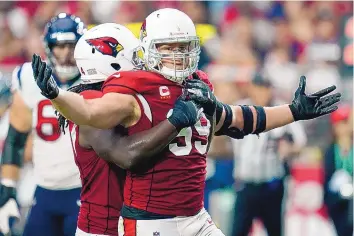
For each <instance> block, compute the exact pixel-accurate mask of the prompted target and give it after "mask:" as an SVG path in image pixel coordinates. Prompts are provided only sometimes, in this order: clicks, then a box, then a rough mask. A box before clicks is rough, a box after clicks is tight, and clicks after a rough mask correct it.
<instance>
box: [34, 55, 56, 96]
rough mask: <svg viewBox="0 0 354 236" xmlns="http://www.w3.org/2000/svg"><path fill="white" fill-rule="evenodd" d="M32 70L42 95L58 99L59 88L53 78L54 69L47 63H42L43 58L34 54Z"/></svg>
mask: <svg viewBox="0 0 354 236" xmlns="http://www.w3.org/2000/svg"><path fill="white" fill-rule="evenodd" d="M32 69H33V76H34V79H35V80H36V83H37V85H38V87H39V88H40V90H41V94H42V95H43V96H44V97H46V98H48V99H54V98H56V97H58V95H59V87H58V85H57V83H56V82H55V80H54V78H53V77H52V68H50V66H48V65H47V63H46V62H44V61H42V59H41V57H40V56H39V55H37V54H33V57H32Z"/></svg>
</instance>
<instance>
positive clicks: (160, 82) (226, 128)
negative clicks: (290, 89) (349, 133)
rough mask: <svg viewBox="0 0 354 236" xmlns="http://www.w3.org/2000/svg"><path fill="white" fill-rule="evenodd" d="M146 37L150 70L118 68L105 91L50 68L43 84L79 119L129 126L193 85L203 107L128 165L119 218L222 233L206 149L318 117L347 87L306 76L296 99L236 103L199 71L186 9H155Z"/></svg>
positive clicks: (172, 229) (160, 115)
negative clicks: (206, 200)
mask: <svg viewBox="0 0 354 236" xmlns="http://www.w3.org/2000/svg"><path fill="white" fill-rule="evenodd" d="M141 41H142V43H143V46H144V49H145V56H144V57H145V63H146V67H147V69H148V70H149V71H131V72H119V73H115V74H113V75H111V76H110V78H108V79H107V80H106V81H105V83H104V85H103V93H104V95H103V96H102V98H99V99H92V100H85V99H83V98H82V97H80V96H78V95H77V94H74V93H68V92H65V91H62V90H60V89H59V88H58V87H57V86H56V85H55V83H53V80H52V79H51V78H50V75H44V76H42V75H41V76H38V77H37V78H36V79H37V84H38V86H39V87H40V88H41V90H42V92H44V93H48V94H53V96H52V98H51V99H52V103H53V105H54V106H56V108H58V109H59V111H60V112H61V113H62V114H64V115H65V116H66V117H67V118H68V119H70V120H72V121H74V122H75V123H77V124H79V125H90V126H93V127H96V128H112V127H114V126H116V125H117V124H121V125H123V126H125V127H127V128H128V133H129V134H134V133H136V132H139V131H142V130H146V129H148V128H150V127H151V126H155V125H157V124H159V123H160V122H161V121H163V120H164V119H165V117H166V114H167V116H169V110H170V109H171V108H172V107H173V104H174V102H175V101H176V99H177V98H178V97H179V96H180V95H181V93H182V90H183V88H187V91H188V93H189V96H190V97H191V98H194V99H197V100H198V101H199V102H200V104H201V105H203V108H204V114H203V116H202V117H201V118H200V120H199V121H198V122H197V123H196V125H195V126H194V127H188V128H185V129H182V130H181V131H180V133H179V135H178V137H177V138H176V139H175V140H174V141H172V142H171V143H170V144H169V145H168V146H167V147H166V148H165V149H164V150H163V151H162V152H161V153H159V155H160V156H161V157H162V159H161V161H159V162H157V163H156V164H155V165H154V166H153V167H152V168H150V169H148V170H146V171H144V172H135V171H134V172H133V171H128V172H127V178H126V184H125V187H124V206H123V208H122V212H121V215H122V217H123V220H121V221H120V223H121V226H122V231H123V232H124V235H127V236H128V235H149V234H150V235H151V234H161V235H172V236H174V235H187V236H189V235H198V236H199V235H223V234H222V232H221V231H220V230H219V229H218V228H217V227H216V226H215V225H214V224H213V223H212V221H211V219H210V216H209V214H208V213H207V212H206V211H205V210H204V208H203V189H204V181H205V172H206V171H205V167H206V153H207V149H208V144H209V143H210V139H211V137H212V135H213V134H214V133H215V134H216V135H228V136H230V137H232V138H242V137H243V136H244V135H247V134H259V133H261V132H264V131H267V130H270V129H273V128H276V127H280V126H283V125H286V124H289V123H291V122H294V121H296V120H307V119H313V118H316V117H319V116H322V115H325V114H328V113H330V112H332V111H334V110H335V109H336V106H335V104H336V103H337V102H339V100H340V94H334V95H328V96H325V95H327V94H329V93H330V92H332V91H333V90H334V89H335V86H332V87H329V88H327V89H324V90H322V91H319V92H318V93H316V94H312V95H306V94H305V92H304V90H305V79H304V78H301V80H300V85H299V88H298V90H297V91H296V93H295V97H294V100H293V102H292V103H291V104H286V105H282V106H276V107H253V106H230V105H227V104H223V103H221V102H219V101H217V100H216V98H215V96H214V95H213V94H212V86H211V84H210V82H209V81H208V79H207V75H206V74H205V73H203V72H201V71H197V63H198V58H199V53H200V48H199V40H198V38H197V36H196V31H195V26H194V24H193V22H192V21H191V19H190V18H189V17H188V16H187V15H186V14H184V13H183V12H180V11H178V10H175V9H162V10H158V11H155V12H153V13H151V14H150V15H149V16H148V17H147V18H146V21H145V23H144V24H143V27H142V31H141ZM43 66H44V67H45V65H43ZM192 76H193V77H194V79H192V78H191V77H192ZM118 101H119V103H118ZM207 118H208V119H207ZM214 118H215V119H214ZM214 123H215V124H216V126H214Z"/></svg>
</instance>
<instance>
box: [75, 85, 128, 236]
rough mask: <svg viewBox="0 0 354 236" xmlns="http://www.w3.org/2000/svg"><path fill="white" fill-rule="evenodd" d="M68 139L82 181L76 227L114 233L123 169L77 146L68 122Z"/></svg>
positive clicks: (94, 95)
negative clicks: (69, 130)
mask: <svg viewBox="0 0 354 236" xmlns="http://www.w3.org/2000/svg"><path fill="white" fill-rule="evenodd" d="M81 95H83V96H84V98H86V99H93V98H100V97H102V95H103V93H102V92H101V91H94V90H87V91H84V92H82V93H81ZM71 138H72V144H73V149H74V155H75V162H76V165H77V166H78V167H79V170H80V177H81V183H82V189H81V207H80V212H79V217H78V227H79V228H80V229H81V230H83V231H85V232H87V233H92V234H105V235H118V220H119V216H120V210H121V208H122V205H123V188H124V181H125V171H124V170H122V169H121V168H119V167H118V166H117V165H115V164H112V163H108V162H106V161H105V160H103V159H101V158H100V157H98V155H97V154H96V152H95V151H94V150H93V149H86V148H83V147H81V146H80V144H79V127H78V126H76V125H71Z"/></svg>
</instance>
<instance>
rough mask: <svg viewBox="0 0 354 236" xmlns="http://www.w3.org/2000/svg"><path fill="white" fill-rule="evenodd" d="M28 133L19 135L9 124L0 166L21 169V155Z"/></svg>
mask: <svg viewBox="0 0 354 236" xmlns="http://www.w3.org/2000/svg"><path fill="white" fill-rule="evenodd" d="M28 134H29V132H27V133H21V132H19V131H17V130H16V129H15V128H14V127H13V126H12V125H11V124H10V127H9V131H8V133H7V137H6V140H5V144H4V150H3V152H2V158H1V164H8V165H16V166H18V167H22V164H23V154H24V150H25V145H26V141H27V137H28Z"/></svg>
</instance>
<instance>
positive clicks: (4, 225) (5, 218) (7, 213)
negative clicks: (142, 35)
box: [0, 198, 20, 235]
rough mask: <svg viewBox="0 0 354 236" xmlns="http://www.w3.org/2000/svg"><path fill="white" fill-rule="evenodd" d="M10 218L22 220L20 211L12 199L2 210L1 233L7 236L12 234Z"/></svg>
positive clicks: (0, 218)
mask: <svg viewBox="0 0 354 236" xmlns="http://www.w3.org/2000/svg"><path fill="white" fill-rule="evenodd" d="M10 217H16V218H18V219H19V218H20V211H19V210H18V207H17V204H16V201H15V199H13V198H10V199H9V200H8V201H7V202H6V203H5V205H3V206H2V207H1V208H0V232H2V233H3V234H5V235H6V234H8V233H9V232H10Z"/></svg>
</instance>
